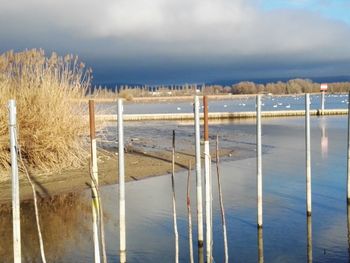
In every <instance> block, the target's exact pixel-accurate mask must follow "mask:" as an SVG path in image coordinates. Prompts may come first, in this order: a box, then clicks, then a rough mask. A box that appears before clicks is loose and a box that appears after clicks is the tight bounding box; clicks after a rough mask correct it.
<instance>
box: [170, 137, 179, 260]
mask: <svg viewBox="0 0 350 263" xmlns="http://www.w3.org/2000/svg"><path fill="white" fill-rule="evenodd" d="M171 188H172V192H173V195H172V203H173V223H174V235H175V263H179V233H178V231H177V220H176V196H175V130H173V142H172V172H171Z"/></svg>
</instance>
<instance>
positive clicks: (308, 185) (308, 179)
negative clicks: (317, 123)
mask: <svg viewBox="0 0 350 263" xmlns="http://www.w3.org/2000/svg"><path fill="white" fill-rule="evenodd" d="M305 148H306V214H307V215H308V216H311V149H310V96H309V94H305Z"/></svg>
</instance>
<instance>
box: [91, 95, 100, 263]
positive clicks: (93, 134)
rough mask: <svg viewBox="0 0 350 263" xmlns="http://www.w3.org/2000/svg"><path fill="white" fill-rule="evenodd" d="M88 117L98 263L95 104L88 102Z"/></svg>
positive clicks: (97, 258)
mask: <svg viewBox="0 0 350 263" xmlns="http://www.w3.org/2000/svg"><path fill="white" fill-rule="evenodd" d="M89 117H90V139H91V166H92V177H93V180H92V182H91V198H92V231H93V240H94V255H95V263H99V262H100V260H101V258H100V240H99V227H98V220H99V200H98V194H97V190H96V185H97V184H98V170H97V150H96V132H95V102H94V101H93V100H89Z"/></svg>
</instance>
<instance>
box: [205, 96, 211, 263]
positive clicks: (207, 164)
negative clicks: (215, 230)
mask: <svg viewBox="0 0 350 263" xmlns="http://www.w3.org/2000/svg"><path fill="white" fill-rule="evenodd" d="M203 104H204V158H205V159H204V161H205V162H204V165H205V224H206V248H207V263H211V262H212V194H211V191H212V189H211V173H210V151H209V131H208V129H209V127H208V98H207V96H204V98H203Z"/></svg>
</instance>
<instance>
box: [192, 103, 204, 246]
mask: <svg viewBox="0 0 350 263" xmlns="http://www.w3.org/2000/svg"><path fill="white" fill-rule="evenodd" d="M199 107H200V104H199V98H198V96H195V97H194V123H195V125H194V126H195V138H196V139H195V140H196V143H195V145H196V183H197V222H198V246H200V247H202V246H203V196H202V171H201V145H200V140H201V138H200V136H201V135H200V116H199Z"/></svg>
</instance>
